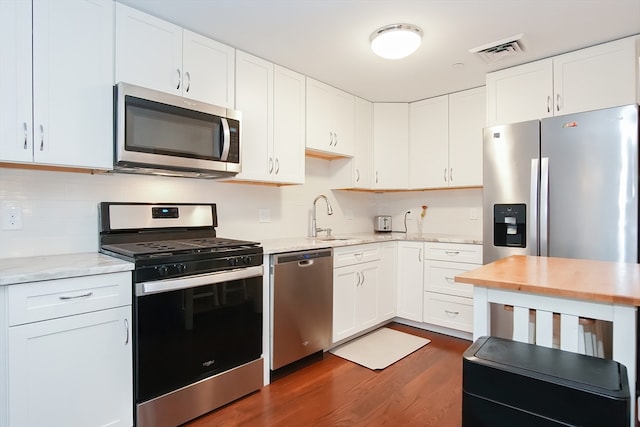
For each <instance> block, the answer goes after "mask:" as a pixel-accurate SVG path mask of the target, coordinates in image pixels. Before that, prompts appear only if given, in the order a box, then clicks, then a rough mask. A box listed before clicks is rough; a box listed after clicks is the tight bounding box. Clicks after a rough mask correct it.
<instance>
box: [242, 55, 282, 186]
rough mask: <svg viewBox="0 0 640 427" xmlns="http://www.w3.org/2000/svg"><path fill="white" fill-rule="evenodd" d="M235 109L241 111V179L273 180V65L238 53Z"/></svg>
mask: <svg viewBox="0 0 640 427" xmlns="http://www.w3.org/2000/svg"><path fill="white" fill-rule="evenodd" d="M236 108H237V109H238V110H239V111H241V112H242V129H241V135H242V136H241V138H242V139H241V142H242V172H241V173H239V174H238V176H237V178H238V179H244V180H255V181H271V180H272V177H273V171H274V162H275V159H274V158H273V64H271V63H270V62H267V61H265V60H263V59H261V58H258V57H255V56H253V55H249V54H248V53H244V52H241V51H238V52H237V53H236Z"/></svg>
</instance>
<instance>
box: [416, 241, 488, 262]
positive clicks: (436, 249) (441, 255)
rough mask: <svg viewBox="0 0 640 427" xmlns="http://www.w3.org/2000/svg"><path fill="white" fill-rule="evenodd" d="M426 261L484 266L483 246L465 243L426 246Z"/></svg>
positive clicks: (428, 244) (430, 243)
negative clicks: (468, 263) (433, 260)
mask: <svg viewBox="0 0 640 427" xmlns="http://www.w3.org/2000/svg"><path fill="white" fill-rule="evenodd" d="M424 250H425V259H435V260H440V261H456V262H470V263H472V264H482V246H481V245H472V244H463V243H434V242H427V243H425V244H424Z"/></svg>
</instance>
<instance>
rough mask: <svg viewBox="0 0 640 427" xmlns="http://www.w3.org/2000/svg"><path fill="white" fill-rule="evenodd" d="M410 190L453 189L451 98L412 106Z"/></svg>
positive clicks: (414, 103)
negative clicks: (450, 146) (450, 155)
mask: <svg viewBox="0 0 640 427" xmlns="http://www.w3.org/2000/svg"><path fill="white" fill-rule="evenodd" d="M409 108H410V114H411V116H410V119H409V125H410V135H409V141H410V142H409V144H410V145H409V157H408V158H409V187H410V188H414V189H415V188H441V187H447V186H448V185H449V179H450V170H449V148H448V147H449V97H448V95H444V96H438V97H436V98H430V99H425V100H423V101H418V102H413V103H411V104H410V107H409Z"/></svg>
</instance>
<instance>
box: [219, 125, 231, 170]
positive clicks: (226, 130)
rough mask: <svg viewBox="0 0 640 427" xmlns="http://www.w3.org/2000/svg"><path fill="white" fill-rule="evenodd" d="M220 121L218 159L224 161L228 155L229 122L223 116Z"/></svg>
mask: <svg viewBox="0 0 640 427" xmlns="http://www.w3.org/2000/svg"><path fill="white" fill-rule="evenodd" d="M220 121H221V122H222V153H221V154H220V160H221V161H223V162H224V161H226V160H227V158H228V157H229V147H231V132H229V122H228V121H227V119H225V118H220Z"/></svg>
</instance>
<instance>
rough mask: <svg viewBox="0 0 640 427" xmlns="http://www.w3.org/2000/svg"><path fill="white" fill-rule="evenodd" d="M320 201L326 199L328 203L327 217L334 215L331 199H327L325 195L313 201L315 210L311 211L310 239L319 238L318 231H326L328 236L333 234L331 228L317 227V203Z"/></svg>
mask: <svg viewBox="0 0 640 427" xmlns="http://www.w3.org/2000/svg"><path fill="white" fill-rule="evenodd" d="M318 199H324V201H325V202H326V203H327V215H333V208H332V207H331V203H329V199H327V196H325V195H324V194H321V195H319V196H318V197H316V198H315V200H314V201H313V209H312V210H311V236H310V237H317V236H318V231H326V232H327V235H329V234H330V233H331V229H330V228H319V227H317V226H316V202H317V201H318Z"/></svg>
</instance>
